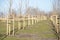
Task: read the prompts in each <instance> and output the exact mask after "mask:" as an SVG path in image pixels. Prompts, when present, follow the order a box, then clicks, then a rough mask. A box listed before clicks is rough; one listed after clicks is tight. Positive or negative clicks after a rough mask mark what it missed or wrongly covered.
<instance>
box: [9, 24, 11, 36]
mask: <svg viewBox="0 0 60 40" xmlns="http://www.w3.org/2000/svg"><path fill="white" fill-rule="evenodd" d="M10 32H11V26H10V24H9V36H10Z"/></svg>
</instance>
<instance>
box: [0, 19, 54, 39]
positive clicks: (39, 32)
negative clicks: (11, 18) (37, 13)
mask: <svg viewBox="0 0 60 40" xmlns="http://www.w3.org/2000/svg"><path fill="white" fill-rule="evenodd" d="M26 23H27V22H26ZM25 25H26V24H25ZM15 26H17V23H15ZM51 27H52V26H51V25H50V24H49V21H48V20H47V21H40V22H39V23H36V24H34V25H32V26H30V27H27V26H26V28H25V29H24V30H19V31H17V32H16V33H15V35H17V34H35V35H36V36H38V37H39V38H55V35H54V33H53V31H52V29H51ZM0 33H6V23H2V22H0ZM4 40H34V39H33V38H24V37H22V38H19V37H16V36H14V37H12V36H11V37H10V36H7V37H6V38H5V39H4Z"/></svg>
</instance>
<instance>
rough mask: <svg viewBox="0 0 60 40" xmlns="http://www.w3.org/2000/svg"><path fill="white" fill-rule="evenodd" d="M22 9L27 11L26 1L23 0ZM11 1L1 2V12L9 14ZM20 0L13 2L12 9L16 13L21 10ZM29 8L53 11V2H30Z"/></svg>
mask: <svg viewBox="0 0 60 40" xmlns="http://www.w3.org/2000/svg"><path fill="white" fill-rule="evenodd" d="M22 1H23V2H22V5H23V6H22V9H23V11H24V10H25V8H26V7H25V5H26V0H22ZM9 2H10V0H0V12H4V13H8V10H9ZM19 2H20V0H13V1H12V8H13V9H14V10H16V11H18V10H19ZM28 6H29V7H33V8H38V9H39V10H41V11H45V12H49V11H52V0H29V5H28Z"/></svg>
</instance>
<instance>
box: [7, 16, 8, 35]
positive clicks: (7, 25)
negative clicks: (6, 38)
mask: <svg viewBox="0 0 60 40" xmlns="http://www.w3.org/2000/svg"><path fill="white" fill-rule="evenodd" d="M7 35H8V15H7Z"/></svg>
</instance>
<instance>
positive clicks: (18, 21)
mask: <svg viewBox="0 0 60 40" xmlns="http://www.w3.org/2000/svg"><path fill="white" fill-rule="evenodd" d="M20 25H21V24H20V20H18V30H20Z"/></svg>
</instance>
